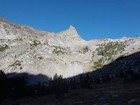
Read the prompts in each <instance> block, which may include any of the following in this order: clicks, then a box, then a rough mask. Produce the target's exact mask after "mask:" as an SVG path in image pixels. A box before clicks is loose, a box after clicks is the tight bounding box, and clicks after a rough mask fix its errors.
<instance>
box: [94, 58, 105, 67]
mask: <svg viewBox="0 0 140 105" xmlns="http://www.w3.org/2000/svg"><path fill="white" fill-rule="evenodd" d="M103 65H104V61H103V58H101V59H99V60H98V61H97V62H94V66H93V67H92V68H94V69H97V68H101V67H103Z"/></svg>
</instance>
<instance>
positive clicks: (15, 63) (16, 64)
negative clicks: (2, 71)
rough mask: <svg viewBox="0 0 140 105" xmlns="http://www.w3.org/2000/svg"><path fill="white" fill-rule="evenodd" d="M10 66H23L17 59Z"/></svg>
mask: <svg viewBox="0 0 140 105" xmlns="http://www.w3.org/2000/svg"><path fill="white" fill-rule="evenodd" d="M10 66H14V67H18V66H21V62H20V61H19V60H16V61H15V62H14V63H13V64H12V65H10Z"/></svg>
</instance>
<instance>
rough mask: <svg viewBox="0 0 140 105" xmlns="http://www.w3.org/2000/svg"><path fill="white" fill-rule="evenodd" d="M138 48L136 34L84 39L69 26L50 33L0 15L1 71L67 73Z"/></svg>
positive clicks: (139, 39)
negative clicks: (112, 37)
mask: <svg viewBox="0 0 140 105" xmlns="http://www.w3.org/2000/svg"><path fill="white" fill-rule="evenodd" d="M87 31H88V30H87ZM138 51H140V37H136V38H121V39H100V40H91V41H85V40H83V39H82V38H80V36H79V35H78V33H77V31H76V29H75V28H74V27H73V26H70V27H69V28H68V29H67V30H65V31H62V32H58V33H54V32H45V31H39V30H37V29H34V28H32V27H29V26H25V25H18V24H14V23H11V22H9V21H7V20H6V19H4V18H0V69H1V70H3V71H4V72H5V73H12V72H17V73H22V72H26V73H29V74H34V75H36V74H44V75H46V76H48V77H52V76H54V74H56V73H57V74H58V75H63V77H71V76H74V75H77V74H81V73H85V72H88V71H93V70H96V69H97V68H101V67H103V66H104V65H106V64H109V63H111V62H113V61H114V60H115V59H117V58H118V57H120V56H126V55H130V54H133V53H135V52H138Z"/></svg>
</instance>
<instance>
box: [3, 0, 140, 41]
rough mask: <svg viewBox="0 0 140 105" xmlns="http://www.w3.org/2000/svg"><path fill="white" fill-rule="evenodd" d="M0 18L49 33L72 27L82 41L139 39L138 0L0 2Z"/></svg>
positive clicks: (139, 1)
mask: <svg viewBox="0 0 140 105" xmlns="http://www.w3.org/2000/svg"><path fill="white" fill-rule="evenodd" d="M0 16H2V17H5V18H7V19H8V20H10V21H12V22H14V23H17V24H24V25H29V26H32V27H34V28H37V29H40V30H45V31H50V32H59V31H63V30H65V29H67V28H68V27H69V26H70V25H73V26H74V27H76V29H77V31H78V33H79V34H80V36H81V37H82V38H83V39H85V40H91V39H99V38H121V37H124V36H127V37H135V36H138V35H140V0H0Z"/></svg>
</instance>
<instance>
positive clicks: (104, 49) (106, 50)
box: [96, 42, 125, 60]
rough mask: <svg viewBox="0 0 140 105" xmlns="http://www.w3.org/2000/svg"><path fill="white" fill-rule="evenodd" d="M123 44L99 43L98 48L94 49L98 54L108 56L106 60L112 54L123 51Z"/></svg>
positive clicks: (109, 58) (110, 57)
mask: <svg viewBox="0 0 140 105" xmlns="http://www.w3.org/2000/svg"><path fill="white" fill-rule="evenodd" d="M124 47H125V45H124V44H123V43H121V42H110V43H107V44H102V45H100V47H99V48H97V49H96V51H97V52H98V55H101V56H104V57H106V58H108V60H111V59H112V56H113V55H116V54H117V53H118V52H120V53H121V52H122V51H124Z"/></svg>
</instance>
